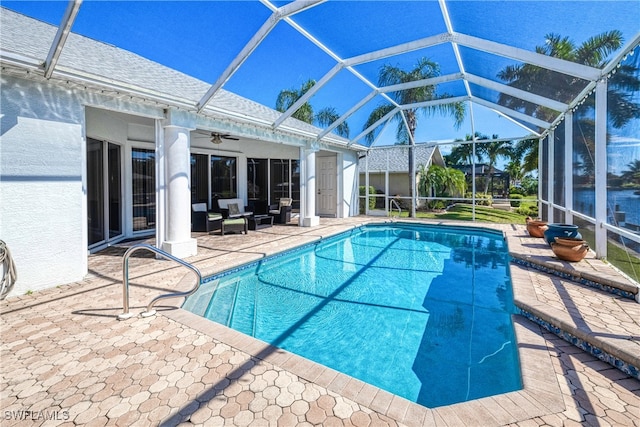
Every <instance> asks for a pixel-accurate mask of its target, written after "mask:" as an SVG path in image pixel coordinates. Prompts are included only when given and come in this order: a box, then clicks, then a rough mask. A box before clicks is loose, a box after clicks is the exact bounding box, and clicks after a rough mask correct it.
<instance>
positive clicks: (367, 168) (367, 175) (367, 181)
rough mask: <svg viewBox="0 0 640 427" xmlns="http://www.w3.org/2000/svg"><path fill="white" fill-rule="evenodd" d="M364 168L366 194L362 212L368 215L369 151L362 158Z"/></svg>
mask: <svg viewBox="0 0 640 427" xmlns="http://www.w3.org/2000/svg"><path fill="white" fill-rule="evenodd" d="M364 169H365V175H364V185H365V189H364V194H365V195H366V196H365V198H364V213H365V215H369V197H370V196H369V153H367V156H366V157H365V158H364Z"/></svg>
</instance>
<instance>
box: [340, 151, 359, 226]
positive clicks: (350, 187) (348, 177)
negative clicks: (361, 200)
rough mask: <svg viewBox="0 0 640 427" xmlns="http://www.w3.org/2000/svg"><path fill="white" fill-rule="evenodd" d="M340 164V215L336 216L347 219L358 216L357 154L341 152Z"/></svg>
mask: <svg viewBox="0 0 640 427" xmlns="http://www.w3.org/2000/svg"><path fill="white" fill-rule="evenodd" d="M341 157H342V164H341V165H338V169H340V167H342V183H341V184H342V213H341V212H338V216H342V217H349V216H355V215H358V153H356V152H354V151H346V150H345V151H343V152H342V156H338V159H340V158H341Z"/></svg>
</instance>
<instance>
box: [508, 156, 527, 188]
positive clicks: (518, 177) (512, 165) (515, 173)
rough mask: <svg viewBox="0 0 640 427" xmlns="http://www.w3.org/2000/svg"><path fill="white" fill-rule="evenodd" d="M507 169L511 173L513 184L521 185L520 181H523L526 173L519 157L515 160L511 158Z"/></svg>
mask: <svg viewBox="0 0 640 427" xmlns="http://www.w3.org/2000/svg"><path fill="white" fill-rule="evenodd" d="M505 171H506V172H507V173H508V174H509V178H510V179H511V185H513V186H516V187H517V186H519V185H520V181H522V178H524V176H525V174H526V172H525V171H524V167H523V166H522V163H521V162H520V159H519V158H514V159H513V160H511V161H510V162H509V163H508V164H507V167H506V168H505Z"/></svg>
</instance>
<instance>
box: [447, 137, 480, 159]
mask: <svg viewBox="0 0 640 427" xmlns="http://www.w3.org/2000/svg"><path fill="white" fill-rule="evenodd" d="M466 140H467V141H471V140H472V138H471V135H467V139H466ZM458 141H462V140H458ZM476 159H477V160H478V161H480V159H481V156H480V152H479V151H476ZM447 162H450V163H451V164H452V165H471V164H473V144H469V143H467V144H459V145H456V146H455V147H453V148H452V149H451V153H450V154H448V155H447Z"/></svg>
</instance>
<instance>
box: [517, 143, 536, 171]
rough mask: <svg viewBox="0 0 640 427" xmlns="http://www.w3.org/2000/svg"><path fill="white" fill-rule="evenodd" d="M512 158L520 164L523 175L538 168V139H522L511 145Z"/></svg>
mask: <svg viewBox="0 0 640 427" xmlns="http://www.w3.org/2000/svg"><path fill="white" fill-rule="evenodd" d="M513 158H514V160H516V159H517V160H518V162H520V164H521V166H522V172H523V175H526V174H527V173H529V172H531V171H534V170H538V140H537V139H523V140H520V141H518V142H517V143H516V145H515V147H513Z"/></svg>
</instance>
